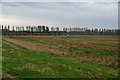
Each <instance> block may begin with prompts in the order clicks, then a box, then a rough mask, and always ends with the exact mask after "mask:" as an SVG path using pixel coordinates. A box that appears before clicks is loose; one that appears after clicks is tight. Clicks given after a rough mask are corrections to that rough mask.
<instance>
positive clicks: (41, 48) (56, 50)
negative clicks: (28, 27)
mask: <svg viewBox="0 0 120 80" xmlns="http://www.w3.org/2000/svg"><path fill="white" fill-rule="evenodd" d="M4 40H6V41H9V42H12V43H15V44H17V45H20V46H21V47H22V48H26V49H29V50H33V51H46V52H52V53H59V54H67V52H66V51H63V50H61V49H60V48H57V47H55V46H49V45H44V44H38V43H33V42H32V43H31V42H27V41H21V40H16V39H11V38H4Z"/></svg>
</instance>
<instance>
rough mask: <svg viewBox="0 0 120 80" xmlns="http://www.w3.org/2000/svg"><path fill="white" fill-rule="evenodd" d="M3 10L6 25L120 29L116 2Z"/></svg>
mask: <svg viewBox="0 0 120 80" xmlns="http://www.w3.org/2000/svg"><path fill="white" fill-rule="evenodd" d="M0 7H1V9H2V11H1V13H0V14H2V18H1V19H0V21H1V22H2V24H4V25H11V26H26V25H31V26H34V25H35V26H37V25H45V26H49V27H60V28H64V27H87V28H106V29H111V28H112V29H114V28H118V3H117V1H113V2H112V1H111V2H109V1H107V2H98V1H94V0H93V1H92V2H89V1H86V2H72V1H71V2H70V1H68V2H54V1H53V2H2V3H1V4H0Z"/></svg>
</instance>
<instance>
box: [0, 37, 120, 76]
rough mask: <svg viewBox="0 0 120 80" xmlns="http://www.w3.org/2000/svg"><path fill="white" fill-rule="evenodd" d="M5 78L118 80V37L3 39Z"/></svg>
mask: <svg viewBox="0 0 120 80" xmlns="http://www.w3.org/2000/svg"><path fill="white" fill-rule="evenodd" d="M2 43H3V45H2V46H3V50H2V51H3V54H2V55H3V72H4V73H3V77H4V78H117V76H118V67H117V66H118V43H119V42H118V36H102V35H101V36H100V35H95V36H94V35H79V36H75V35H74V36H4V37H3V42H2Z"/></svg>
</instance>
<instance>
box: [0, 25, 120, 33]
mask: <svg viewBox="0 0 120 80" xmlns="http://www.w3.org/2000/svg"><path fill="white" fill-rule="evenodd" d="M0 30H1V31H2V33H67V34H72V35H119V34H120V33H119V32H120V29H97V28H95V29H88V28H79V27H74V28H63V29H62V30H60V28H59V27H51V28H50V27H48V26H44V25H38V26H21V27H19V26H9V25H8V26H6V25H0Z"/></svg>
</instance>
